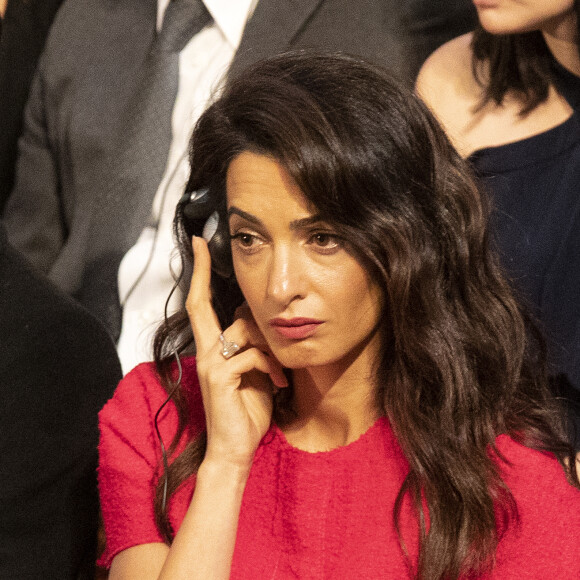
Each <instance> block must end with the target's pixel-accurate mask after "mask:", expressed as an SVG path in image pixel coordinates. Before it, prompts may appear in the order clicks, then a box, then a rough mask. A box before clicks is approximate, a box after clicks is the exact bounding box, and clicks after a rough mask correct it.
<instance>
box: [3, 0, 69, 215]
mask: <svg viewBox="0 0 580 580" xmlns="http://www.w3.org/2000/svg"><path fill="white" fill-rule="evenodd" d="M4 1H6V0H4ZM61 4H62V0H9V1H8V3H7V4H6V12H5V13H4V15H3V17H2V21H1V23H2V28H1V33H0V127H2V130H1V131H0V214H2V210H3V209H4V204H5V203H6V200H7V199H8V195H9V194H10V191H11V190H12V187H13V185H14V167H15V165H16V144H17V141H18V137H19V136H20V133H21V131H22V115H23V112H24V105H25V103H26V99H27V98H28V91H29V89H30V83H31V82H32V76H33V74H34V70H35V68H36V63H37V61H38V57H39V56H40V53H41V51H42V48H43V46H44V41H45V40H46V36H47V34H48V31H49V29H50V25H51V24H52V21H53V19H54V16H55V14H56V11H57V10H58V8H59V6H60V5H61Z"/></svg>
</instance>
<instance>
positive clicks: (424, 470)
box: [99, 53, 580, 579]
mask: <svg viewBox="0 0 580 580" xmlns="http://www.w3.org/2000/svg"><path fill="white" fill-rule="evenodd" d="M190 160H191V167H192V171H191V176H190V179H189V183H188V185H187V192H186V195H185V196H184V199H183V200H182V203H181V204H180V205H179V207H178V209H177V213H176V221H175V226H176V236H177V239H178V245H179V249H180V252H181V256H182V259H183V274H182V280H181V283H184V284H187V283H188V279H189V275H188V273H189V272H191V271H192V268H193V276H192V278H191V285H190V290H189V295H188V299H187V304H186V309H185V308H184V309H183V311H181V312H178V313H177V314H175V315H174V316H172V317H171V318H170V319H169V320H168V321H167V322H166V324H165V325H164V326H163V327H162V328H161V329H160V331H159V333H158V335H157V337H156V345H155V353H156V357H155V358H156V361H155V364H149V365H140V366H139V367H137V368H136V369H135V370H134V371H133V372H132V373H130V374H129V375H128V376H127V377H126V378H125V379H124V380H123V381H122V383H121V385H120V386H119V388H118V390H117V392H116V394H115V396H114V398H113V399H112V400H111V401H110V402H109V403H108V404H107V405H106V407H105V408H104V410H103V411H102V412H101V415H100V422H101V444H100V454H101V462H100V468H99V481H100V493H101V503H102V509H103V515H104V522H105V531H106V536H107V546H106V551H105V554H104V555H103V558H102V560H101V563H102V564H104V565H111V563H112V567H111V578H112V579H119V578H139V579H144V578H158V577H159V578H171V579H176V578H204V579H206V578H212V579H218V578H230V577H231V578H284V579H286V578H297V577H298V578H334V579H337V578H338V579H347V578H348V579H351V578H413V577H416V578H423V579H435V578H437V579H443V578H473V577H478V578H479V577H489V578H507V577H526V578H533V577H537V578H540V577H542V578H545V577H558V578H573V577H575V576H576V575H577V574H578V572H580V567H579V564H578V561H577V548H578V540H577V537H578V534H579V531H580V510H579V509H578V508H579V507H580V492H579V491H578V489H576V488H578V487H579V482H578V476H577V474H576V470H575V469H574V455H573V449H572V448H571V447H570V445H568V444H567V443H566V441H565V435H564V429H563V426H562V425H561V420H560V412H559V409H558V408H557V406H556V404H555V403H554V402H553V401H552V399H551V398H550V396H549V394H548V390H547V384H546V382H547V379H546V373H545V365H544V350H543V344H542V340H541V338H540V337H539V336H538V334H537V333H536V332H535V331H534V328H533V326H532V325H531V324H530V323H528V321H527V318H526V317H525V316H524V315H523V314H522V312H521V311H520V308H519V307H518V305H517V302H516V301H515V300H514V298H513V296H512V293H511V290H510V288H509V285H508V284H507V283H506V281H505V280H504V278H503V277H502V274H501V272H500V269H499V267H498V265H497V264H496V260H495V256H494V254H493V253H492V252H490V250H489V249H488V239H487V238H488V234H487V211H486V207H485V204H484V202H483V199H482V198H481V197H480V194H479V191H478V189H477V188H476V186H475V185H474V183H473V180H472V179H471V177H470V173H469V169H468V167H467V165H466V163H465V162H464V161H462V159H461V158H460V157H459V156H458V154H457V153H456V152H455V150H454V149H453V147H452V146H451V145H450V143H449V141H448V140H447V138H446V137H445V135H444V133H443V131H442V130H441V129H440V127H439V125H438V124H437V123H436V122H435V120H434V119H433V117H432V116H431V114H430V113H429V111H428V110H427V108H426V107H425V106H424V105H423V104H422V103H421V101H420V100H419V99H418V98H416V97H414V96H413V95H412V94H410V93H409V92H408V91H405V90H404V89H402V88H401V87H399V86H398V84H397V83H395V82H394V81H393V80H392V78H391V77H390V75H388V74H387V73H386V72H385V71H383V70H382V69H380V68H376V67H373V66H371V65H368V64H365V63H363V62H360V61H358V60H354V59H351V58H349V57H346V56H333V55H317V54H309V53H298V54H289V55H283V56H280V57H277V58H274V59H271V60H267V61H264V62H262V63H259V64H258V65H256V66H255V67H253V68H251V69H250V70H248V71H246V72H245V73H244V74H242V75H241V76H240V78H239V79H238V80H236V81H235V82H233V83H232V84H231V85H229V86H228V87H226V89H225V91H224V92H223V94H222V95H221V96H220V97H219V98H218V99H217V100H216V101H215V102H214V104H213V105H212V106H210V108H209V109H208V110H207V111H206V112H205V113H204V115H203V116H202V117H201V118H200V120H199V122H198V124H197V126H196V128H195V131H194V134H193V137H192V144H191V153H190ZM192 236H193V239H192ZM202 236H203V237H205V238H206V239H207V240H209V244H208V243H206V241H204V239H203V238H202ZM193 353H195V356H193Z"/></svg>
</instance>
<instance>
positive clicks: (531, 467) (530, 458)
mask: <svg viewBox="0 0 580 580" xmlns="http://www.w3.org/2000/svg"><path fill="white" fill-rule="evenodd" d="M496 449H497V452H498V457H499V461H498V465H499V468H500V471H501V474H502V477H503V480H504V482H505V483H506V485H507V486H508V487H509V488H510V490H511V491H512V493H513V494H514V496H515V498H516V501H521V500H523V499H526V498H527V499H529V501H531V502H533V503H535V504H538V502H539V501H540V499H541V498H542V497H548V498H549V500H550V502H553V501H560V500H565V501H568V500H571V501H574V502H576V505H577V508H578V509H577V511H578V514H579V516H580V490H579V489H577V488H575V487H574V486H573V485H571V484H570V483H569V481H568V479H567V477H566V472H565V470H564V467H563V466H562V465H561V464H560V462H559V461H558V460H557V459H556V457H555V456H554V455H553V454H552V453H548V452H545V451H539V450H537V449H531V448H529V447H526V446H525V445H523V444H521V443H519V442H517V441H516V440H515V439H513V438H512V437H509V436H507V435H500V436H499V437H498V439H497V441H496ZM578 525H579V526H580V519H579V520H578Z"/></svg>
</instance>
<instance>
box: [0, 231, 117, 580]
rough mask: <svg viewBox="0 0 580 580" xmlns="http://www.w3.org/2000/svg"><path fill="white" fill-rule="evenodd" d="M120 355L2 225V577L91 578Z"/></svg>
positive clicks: (0, 545)
mask: <svg viewBox="0 0 580 580" xmlns="http://www.w3.org/2000/svg"><path fill="white" fill-rule="evenodd" d="M120 378H121V368H120V365H119V360H118V358H117V354H116V352H115V346H114V344H113V342H112V340H111V338H110V336H109V335H108V334H107V332H106V331H105V330H104V328H103V327H102V325H101V324H100V323H99V322H98V321H97V320H96V319H95V318H94V317H93V316H92V315H91V314H89V313H88V312H87V311H86V310H85V309H84V308H83V307H82V306H80V305H79V304H77V303H76V302H74V301H73V300H72V299H71V298H70V297H69V296H66V295H65V294H63V293H62V292H61V291H60V290H58V289H57V288H56V287H55V286H54V285H53V284H52V283H50V282H48V281H47V280H46V279H45V277H44V276H42V275H39V274H38V273H37V272H34V271H33V270H32V268H31V267H30V265H29V264H27V263H26V261H25V260H24V259H23V258H22V257H21V256H19V255H18V254H17V253H16V252H15V251H14V250H13V249H12V248H11V247H10V246H9V245H8V244H7V241H6V236H5V235H4V231H3V229H2V226H1V224H0V457H1V458H2V460H1V461H2V467H1V468H0V578H1V579H3V580H8V579H10V580H12V579H13V578H29V579H40V578H59V579H69V580H72V579H83V580H88V579H89V578H91V579H92V578H93V577H94V562H95V551H96V539H97V525H98V497H97V482H96V466H97V444H98V428H97V413H98V411H99V410H100V409H101V407H102V406H103V405H104V403H105V402H106V401H107V400H108V399H109V398H110V397H111V396H112V394H113V391H114V389H115V387H116V385H117V383H118V381H119V380H120Z"/></svg>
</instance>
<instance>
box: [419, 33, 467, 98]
mask: <svg viewBox="0 0 580 580" xmlns="http://www.w3.org/2000/svg"><path fill="white" fill-rule="evenodd" d="M471 38H472V34H471V33H468V34H464V35H462V36H458V37H457V38H454V39H453V40H450V41H449V42H446V43H445V44H443V45H442V46H440V47H439V48H438V49H437V50H436V51H435V52H434V53H432V54H431V56H430V57H429V58H428V59H427V60H426V61H425V63H424V64H423V66H422V67H421V70H420V71H419V75H418V77H417V83H416V90H417V92H418V93H419V95H420V96H421V97H422V98H423V99H424V100H425V101H426V102H427V103H429V104H430V103H437V102H438V101H439V100H440V99H439V98H438V96H439V90H440V89H444V90H445V91H446V92H454V93H456V94H457V95H462V94H464V93H465V92H466V91H467V92H471V91H472V90H473V83H472V79H473V75H472V72H471Z"/></svg>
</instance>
